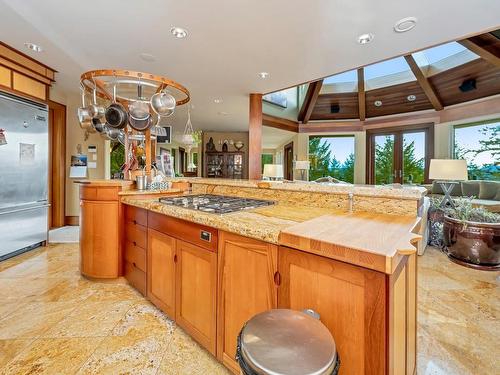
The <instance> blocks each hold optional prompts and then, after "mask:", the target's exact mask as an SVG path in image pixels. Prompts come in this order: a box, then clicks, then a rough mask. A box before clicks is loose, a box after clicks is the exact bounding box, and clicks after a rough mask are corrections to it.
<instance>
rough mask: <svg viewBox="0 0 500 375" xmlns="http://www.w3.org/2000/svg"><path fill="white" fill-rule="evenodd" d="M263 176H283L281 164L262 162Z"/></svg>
mask: <svg viewBox="0 0 500 375" xmlns="http://www.w3.org/2000/svg"><path fill="white" fill-rule="evenodd" d="M262 175H263V176H264V177H272V178H283V166H282V165H281V164H264V173H263V174H262Z"/></svg>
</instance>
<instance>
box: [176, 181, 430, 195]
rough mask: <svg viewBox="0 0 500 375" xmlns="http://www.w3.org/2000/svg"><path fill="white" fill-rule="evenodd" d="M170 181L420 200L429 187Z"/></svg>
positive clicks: (303, 182) (297, 182) (300, 182)
mask: <svg viewBox="0 0 500 375" xmlns="http://www.w3.org/2000/svg"><path fill="white" fill-rule="evenodd" d="M169 180H170V181H177V182H181V181H182V182H189V183H191V184H204V185H218V186H236V187H247V188H260V189H271V190H288V191H306V192H318V193H332V194H349V193H352V194H354V195H359V196H367V197H385V198H397V199H412V200H419V199H421V198H422V197H424V196H425V195H426V194H427V189H426V188H425V187H423V186H416V185H415V186H410V185H404V186H401V185H353V184H335V183H325V184H318V183H314V182H307V181H293V182H280V181H263V180H231V179H220V178H203V177H190V178H187V177H177V178H171V179H169Z"/></svg>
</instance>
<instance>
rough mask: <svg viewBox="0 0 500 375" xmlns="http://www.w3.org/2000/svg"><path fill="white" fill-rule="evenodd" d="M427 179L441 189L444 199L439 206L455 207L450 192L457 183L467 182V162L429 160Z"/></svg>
mask: <svg viewBox="0 0 500 375" xmlns="http://www.w3.org/2000/svg"><path fill="white" fill-rule="evenodd" d="M429 179H431V180H436V182H437V183H438V184H439V185H441V189H443V193H444V198H443V200H442V201H441V204H440V206H441V207H446V206H451V207H453V208H454V207H455V204H454V203H453V199H451V195H450V193H451V191H452V190H453V186H454V185H456V184H458V183H459V182H458V181H467V161H466V160H463V159H431V165H430V167H429Z"/></svg>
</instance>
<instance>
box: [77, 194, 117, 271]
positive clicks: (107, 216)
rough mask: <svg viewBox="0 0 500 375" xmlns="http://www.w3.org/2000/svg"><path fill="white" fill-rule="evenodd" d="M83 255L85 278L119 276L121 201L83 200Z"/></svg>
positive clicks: (81, 206) (81, 243)
mask: <svg viewBox="0 0 500 375" xmlns="http://www.w3.org/2000/svg"><path fill="white" fill-rule="evenodd" d="M82 189H84V187H82ZM80 254H81V263H80V271H81V273H82V274H83V275H85V276H90V277H95V278H115V277H118V276H120V273H121V269H120V268H121V267H120V265H121V263H120V262H121V254H120V234H119V203H118V201H97V200H95V201H93V200H85V199H82V200H81V201H80Z"/></svg>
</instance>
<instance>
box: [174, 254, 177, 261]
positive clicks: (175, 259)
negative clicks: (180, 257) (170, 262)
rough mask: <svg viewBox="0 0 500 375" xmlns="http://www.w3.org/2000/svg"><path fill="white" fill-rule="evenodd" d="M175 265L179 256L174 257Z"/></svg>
mask: <svg viewBox="0 0 500 375" xmlns="http://www.w3.org/2000/svg"><path fill="white" fill-rule="evenodd" d="M174 263H177V254H175V255H174Z"/></svg>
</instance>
